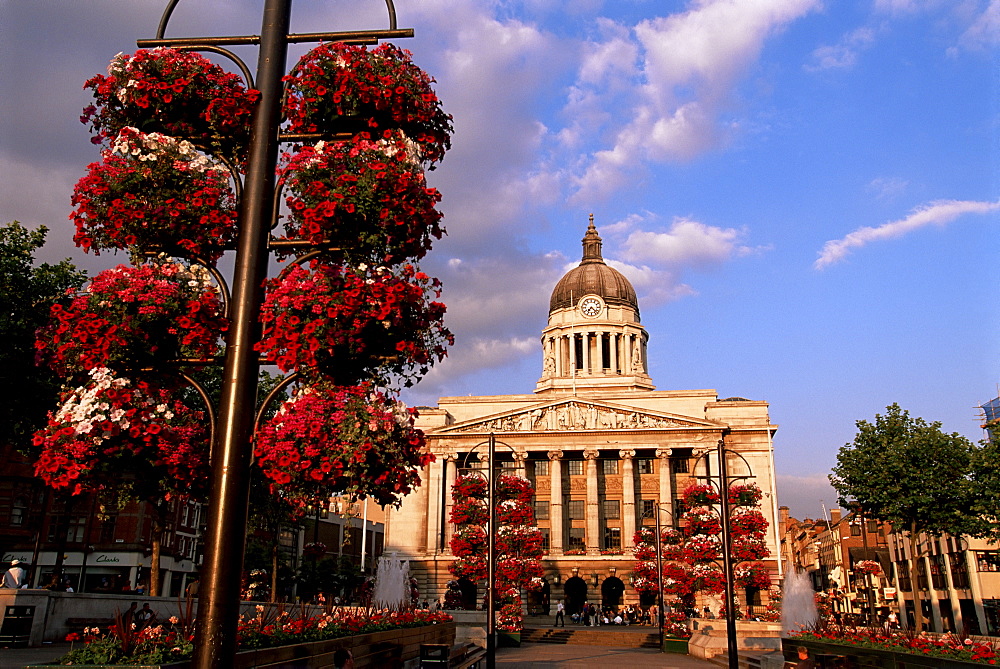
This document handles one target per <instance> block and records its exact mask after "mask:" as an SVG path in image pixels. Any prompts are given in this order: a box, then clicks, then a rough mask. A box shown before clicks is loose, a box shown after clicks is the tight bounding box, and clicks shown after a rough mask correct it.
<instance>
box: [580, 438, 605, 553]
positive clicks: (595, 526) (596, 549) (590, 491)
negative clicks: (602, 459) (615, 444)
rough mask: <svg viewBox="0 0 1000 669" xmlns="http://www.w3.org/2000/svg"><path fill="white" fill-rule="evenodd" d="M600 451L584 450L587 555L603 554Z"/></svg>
mask: <svg viewBox="0 0 1000 669" xmlns="http://www.w3.org/2000/svg"><path fill="white" fill-rule="evenodd" d="M599 454H600V451H598V450H597V449H593V448H588V449H586V450H585V451H584V452H583V459H584V460H585V461H586V462H587V513H586V516H587V555H600V554H601V506H600V500H599V499H598V494H597V456H598V455H599Z"/></svg>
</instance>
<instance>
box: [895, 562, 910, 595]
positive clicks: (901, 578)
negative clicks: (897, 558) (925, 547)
mask: <svg viewBox="0 0 1000 669" xmlns="http://www.w3.org/2000/svg"><path fill="white" fill-rule="evenodd" d="M909 570H910V568H909V566H907V564H906V561H905V560H904V561H903V562H897V563H896V582H897V583H899V589H900V591H901V592H910V591H911V590H912V587H911V583H910V571H909Z"/></svg>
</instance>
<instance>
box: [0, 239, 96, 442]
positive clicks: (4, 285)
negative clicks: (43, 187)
mask: <svg viewBox="0 0 1000 669" xmlns="http://www.w3.org/2000/svg"><path fill="white" fill-rule="evenodd" d="M47 233H48V230H47V229H46V228H45V227H44V226H40V227H39V228H38V229H36V230H28V229H27V228H25V227H23V226H22V225H21V224H20V223H18V222H17V221H14V222H12V223H8V224H7V225H4V226H2V227H0V342H2V345H0V387H2V388H5V389H7V392H6V396H5V398H4V401H2V402H0V426H3V430H4V433H5V438H6V439H8V440H9V441H10V442H11V443H13V444H14V445H15V446H17V447H18V448H19V449H21V450H23V451H26V450H27V448H28V447H29V446H30V444H31V435H32V433H34V431H35V430H37V429H38V428H40V427H42V426H43V425H44V424H45V415H46V413H47V412H48V411H49V410H50V409H53V408H55V405H56V402H57V399H58V395H59V385H60V382H59V380H58V379H57V378H56V377H55V376H54V375H53V374H51V373H50V372H48V371H46V370H43V369H41V368H36V367H35V364H34V360H35V330H37V329H38V328H39V327H41V326H42V325H43V324H45V323H46V322H47V321H48V315H49V307H50V306H51V305H52V303H53V302H55V301H57V300H59V299H62V298H64V297H65V294H66V291H67V289H71V288H79V287H80V286H81V285H82V284H83V282H84V280H85V279H86V273H84V272H82V271H80V270H78V269H77V268H76V267H75V266H74V265H73V264H72V263H71V262H70V261H69V260H63V261H61V262H59V263H57V264H55V265H50V264H48V263H43V264H41V265H35V264H34V263H35V252H36V251H37V250H38V249H40V248H41V247H42V246H43V245H44V244H45V236H46V234H47Z"/></svg>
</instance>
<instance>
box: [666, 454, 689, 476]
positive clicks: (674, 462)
mask: <svg viewBox="0 0 1000 669" xmlns="http://www.w3.org/2000/svg"><path fill="white" fill-rule="evenodd" d="M670 468H671V469H673V471H674V473H675V474H687V473H688V459H687V458H670Z"/></svg>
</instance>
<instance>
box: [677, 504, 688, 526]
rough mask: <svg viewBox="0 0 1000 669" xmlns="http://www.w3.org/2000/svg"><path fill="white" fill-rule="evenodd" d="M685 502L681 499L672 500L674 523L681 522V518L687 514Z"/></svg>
mask: <svg viewBox="0 0 1000 669" xmlns="http://www.w3.org/2000/svg"><path fill="white" fill-rule="evenodd" d="M687 511H688V508H687V502H685V501H684V498H683V497H675V498H674V523H675V524H676V523H679V522H681V516H682V515H684V514H685V513H687Z"/></svg>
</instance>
